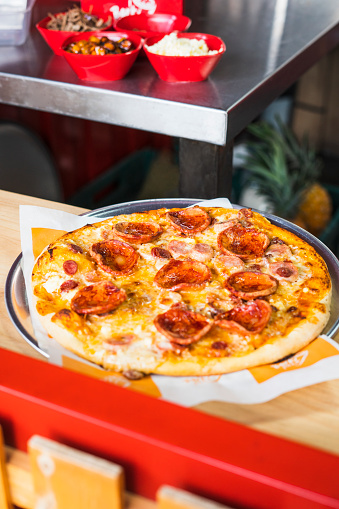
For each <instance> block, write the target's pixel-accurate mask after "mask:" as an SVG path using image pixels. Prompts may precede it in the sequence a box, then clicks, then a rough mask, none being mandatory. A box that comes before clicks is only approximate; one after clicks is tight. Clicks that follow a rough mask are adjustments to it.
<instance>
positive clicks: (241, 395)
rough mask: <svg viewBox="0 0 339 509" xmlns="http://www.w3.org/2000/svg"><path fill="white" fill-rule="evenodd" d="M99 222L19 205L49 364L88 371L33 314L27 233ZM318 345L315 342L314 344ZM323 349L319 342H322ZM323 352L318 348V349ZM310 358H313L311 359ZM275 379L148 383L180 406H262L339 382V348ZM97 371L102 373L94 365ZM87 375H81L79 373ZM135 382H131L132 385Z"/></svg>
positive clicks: (305, 353) (281, 367) (244, 374)
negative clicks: (71, 364) (73, 363)
mask: <svg viewBox="0 0 339 509" xmlns="http://www.w3.org/2000/svg"><path fill="white" fill-rule="evenodd" d="M198 205H200V206H206V207H207V206H208V207H225V208H232V205H231V203H230V201H229V200H228V199H227V198H216V199H213V200H207V201H204V202H200V203H199V204H198ZM102 220H103V219H102V218H101V217H93V216H92V217H88V216H76V215H73V214H69V213H66V212H62V211H59V210H54V209H44V208H41V207H34V206H29V205H22V206H20V232H21V246H22V253H23V273H24V279H25V284H26V289H27V300H28V305H29V309H30V315H31V319H32V325H33V329H34V335H35V338H36V339H37V341H38V344H39V347H40V348H41V349H42V350H43V351H45V352H46V353H48V355H49V361H50V362H51V363H52V364H56V365H60V366H63V364H64V361H63V359H65V358H69V359H74V360H76V361H77V363H80V364H83V366H84V367H85V366H93V364H92V363H90V362H88V361H86V360H84V359H81V358H80V357H78V356H77V355H74V354H73V353H71V352H69V351H68V350H66V349H65V348H63V347H62V346H61V345H59V344H58V343H57V342H56V341H54V340H51V339H50V338H49V337H48V336H47V334H46V333H45V332H44V330H43V328H42V326H41V324H40V321H39V318H38V314H37V312H36V310H35V309H34V307H33V305H32V291H31V274H32V269H33V266H34V255H33V251H32V228H50V229H56V230H66V231H72V230H75V229H76V228H80V227H82V226H85V225H86V224H89V223H91V224H92V223H95V222H99V221H102ZM321 341H323V342H325V343H326V344H327V345H328V346H330V348H331V353H330V354H328V352H327V353H325V350H324V349H323V351H324V355H322V354H320V355H318V357H317V358H316V359H315V361H314V362H312V363H311V364H309V365H308V363H307V358H308V357H310V356H311V355H312V351H314V350H315V348H316V347H318V348H319V342H321ZM317 342H318V343H317ZM323 345H324V343H323ZM320 348H322V346H320ZM313 356H314V354H313ZM269 367H271V368H272V369H273V370H276V372H277V374H275V373H274V375H273V376H269V377H268V378H267V380H264V381H259V382H258V381H257V379H256V378H255V376H253V374H252V372H251V370H242V371H237V372H235V373H228V374H225V375H220V376H217V375H212V376H202V377H197V376H192V377H170V376H162V375H151V379H152V381H153V383H154V384H155V385H156V387H157V388H158V390H159V391H160V393H161V398H162V399H165V400H167V401H170V402H173V403H177V404H180V405H183V406H187V407H190V406H194V405H197V404H200V403H203V402H206V401H224V402H228V403H239V404H257V403H264V402H266V401H269V400H271V399H274V398H276V397H277V396H280V395H281V394H284V393H287V392H290V391H293V390H296V389H300V388H302V387H307V386H309V385H314V384H317V383H320V382H325V381H328V380H333V379H337V378H339V345H338V343H336V342H335V341H333V340H332V339H331V338H329V337H327V336H324V335H322V336H320V337H319V338H318V339H316V340H315V341H313V342H312V343H311V344H310V345H309V346H308V347H306V348H305V349H303V350H302V351H301V352H298V353H296V354H295V355H294V356H292V357H290V358H289V359H288V360H286V361H282V362H280V363H275V364H272V365H270V366H269ZM95 368H96V369H99V370H102V371H105V370H103V369H102V368H100V367H98V366H95ZM84 371H85V372H86V370H85V369H84ZM105 380H106V381H109V382H112V383H118V384H119V385H124V386H126V387H128V386H129V385H130V382H129V381H127V380H126V381H125V382H124V383H122V381H121V378H119V376H117V375H116V376H115V374H114V373H112V376H110V377H105ZM134 383H135V382H134Z"/></svg>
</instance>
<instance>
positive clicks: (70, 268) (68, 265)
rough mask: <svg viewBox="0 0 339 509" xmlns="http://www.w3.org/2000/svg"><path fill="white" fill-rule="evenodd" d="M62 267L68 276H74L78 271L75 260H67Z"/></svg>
mask: <svg viewBox="0 0 339 509" xmlns="http://www.w3.org/2000/svg"><path fill="white" fill-rule="evenodd" d="M62 267H63V269H64V272H65V273H66V274H67V275H68V276H73V275H74V274H75V273H76V272H77V270H78V264H77V262H75V261H74V260H66V261H65V262H64V263H63V265H62Z"/></svg>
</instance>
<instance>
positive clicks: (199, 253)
mask: <svg viewBox="0 0 339 509" xmlns="http://www.w3.org/2000/svg"><path fill="white" fill-rule="evenodd" d="M213 256H214V250H213V247H212V246H210V245H209V244H204V243H203V242H199V243H198V244H196V245H195V246H194V248H193V249H192V250H191V252H190V257H191V258H193V259H194V260H198V262H208V260H210V259H211V258H213Z"/></svg>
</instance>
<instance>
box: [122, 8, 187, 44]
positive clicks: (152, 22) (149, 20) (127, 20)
mask: <svg viewBox="0 0 339 509" xmlns="http://www.w3.org/2000/svg"><path fill="white" fill-rule="evenodd" d="M191 23H192V20H191V18H188V17H187V16H184V15H183V14H167V13H162V12H155V13H154V14H146V13H142V14H134V15H132V16H125V17H123V18H120V19H117V20H115V21H114V22H113V26H114V28H115V30H118V31H120V30H123V31H125V32H127V31H128V32H133V33H135V34H138V35H140V37H142V38H143V39H146V38H147V37H154V36H156V35H165V34H169V33H171V32H174V31H175V30H177V31H178V32H184V31H185V30H188V29H189V27H190V26H191Z"/></svg>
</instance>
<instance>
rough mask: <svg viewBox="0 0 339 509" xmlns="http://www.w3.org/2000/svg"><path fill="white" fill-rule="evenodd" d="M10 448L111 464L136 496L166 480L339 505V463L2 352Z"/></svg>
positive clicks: (252, 502)
mask: <svg viewBox="0 0 339 509" xmlns="http://www.w3.org/2000/svg"><path fill="white" fill-rule="evenodd" d="M0 423H1V424H2V425H3V427H4V431H5V438H6V443H7V444H8V445H12V446H14V447H18V448H19V449H22V450H26V443H27V440H28V439H29V438H30V436H31V435H33V434H35V433H37V434H39V435H42V436H45V437H48V438H51V439H53V440H56V441H59V442H61V443H63V444H66V445H70V446H72V447H76V448H79V449H81V450H84V451H87V452H90V453H93V454H96V455H98V456H100V457H104V458H107V459H110V460H112V461H114V462H116V463H119V464H121V465H122V466H123V467H124V468H125V469H126V477H127V488H128V489H129V490H130V491H133V492H135V493H138V494H140V495H143V496H146V497H148V498H155V492H156V490H157V489H158V488H159V486H160V485H161V484H164V483H165V484H171V485H174V486H176V487H179V488H182V489H186V490H188V491H191V492H193V493H196V494H198V495H201V496H204V497H207V498H211V499H213V500H216V501H219V502H222V503H224V504H229V505H232V506H234V507H246V508H263V509H266V508H267V509H268V508H273V507H274V508H287V507H288V508H294V507H295V508H301V509H302V508H304V507H305V508H318V507H333V508H335V507H337V508H339V483H338V472H339V457H338V456H335V455H331V454H328V453H325V452H322V451H319V450H316V449H312V448H310V447H305V446H303V445H300V444H297V443H294V442H291V441H287V440H283V439H280V438H277V437H274V436H270V435H268V434H265V433H261V432H258V431H255V430H252V429H249V428H247V427H245V426H242V425H238V424H235V423H231V422H228V421H225V420H222V419H219V418H215V417H213V416H210V415H206V414H203V413H201V412H197V411H194V410H191V409H187V408H183V407H180V406H177V405H174V404H172V403H167V402H165V401H161V400H158V399H155V398H152V397H149V396H146V395H143V394H140V393H137V392H134V391H132V390H129V389H124V388H121V387H117V386H114V385H111V384H108V383H106V382H102V381H99V380H95V379H92V378H89V377H86V376H84V375H80V374H77V373H74V372H71V371H68V370H64V369H62V368H58V367H56V366H52V365H49V364H46V363H45V362H41V361H37V360H34V359H30V358H27V357H24V356H22V355H19V354H16V353H13V352H9V351H6V350H0Z"/></svg>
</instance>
